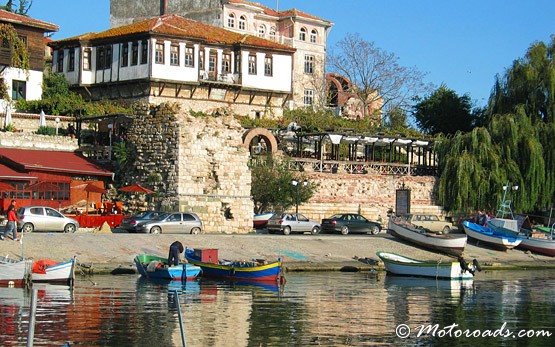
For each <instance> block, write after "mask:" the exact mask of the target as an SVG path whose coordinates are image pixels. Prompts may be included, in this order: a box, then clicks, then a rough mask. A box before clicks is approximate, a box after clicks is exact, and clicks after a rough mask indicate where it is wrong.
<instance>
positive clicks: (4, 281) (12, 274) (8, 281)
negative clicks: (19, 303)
mask: <svg viewBox="0 0 555 347" xmlns="http://www.w3.org/2000/svg"><path fill="white" fill-rule="evenodd" d="M30 267H31V261H30V260H19V261H14V260H11V259H6V258H3V257H0V286H15V287H22V286H24V285H26V284H27V279H28V274H29V269H30Z"/></svg>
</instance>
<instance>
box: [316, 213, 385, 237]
mask: <svg viewBox="0 0 555 347" xmlns="http://www.w3.org/2000/svg"><path fill="white" fill-rule="evenodd" d="M321 225H322V232H324V233H336V232H340V233H341V234H343V235H347V234H350V233H365V234H372V235H376V234H377V233H379V232H380V231H381V230H382V226H381V224H380V223H378V222H373V221H371V220H368V219H366V218H364V216H361V215H360V214H357V213H339V214H336V215H333V216H331V217H330V218H326V219H322V224H321Z"/></svg>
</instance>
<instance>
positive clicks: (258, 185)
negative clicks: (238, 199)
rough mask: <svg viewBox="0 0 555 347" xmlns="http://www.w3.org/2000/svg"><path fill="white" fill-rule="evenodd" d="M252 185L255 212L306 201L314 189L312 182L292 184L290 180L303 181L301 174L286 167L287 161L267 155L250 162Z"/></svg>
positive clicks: (281, 209) (281, 208) (288, 206)
mask: <svg viewBox="0 0 555 347" xmlns="http://www.w3.org/2000/svg"><path fill="white" fill-rule="evenodd" d="M251 176H252V187H251V195H252V198H253V201H254V206H255V207H254V208H255V213H261V212H264V211H270V210H278V211H283V210H286V209H288V208H290V207H291V206H294V205H295V203H299V204H302V203H304V202H306V201H308V200H309V199H310V198H311V197H312V195H313V194H314V191H315V189H316V185H315V184H314V183H310V182H309V184H307V185H303V184H301V185H298V186H297V187H295V186H293V185H292V184H291V182H292V181H293V180H297V181H299V182H302V181H305V177H304V176H303V175H301V174H298V173H294V172H292V171H290V170H289V169H288V168H287V163H286V162H284V161H281V160H277V159H275V158H273V157H272V156H267V157H264V158H261V159H259V160H258V161H253V162H252V163H251Z"/></svg>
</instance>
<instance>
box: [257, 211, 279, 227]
mask: <svg viewBox="0 0 555 347" xmlns="http://www.w3.org/2000/svg"><path fill="white" fill-rule="evenodd" d="M273 215H274V213H273V212H268V213H261V214H255V215H254V217H253V219H252V224H253V227H254V228H256V229H261V228H264V227H265V226H266V225H267V224H268V220H269V219H270V218H272V216H273Z"/></svg>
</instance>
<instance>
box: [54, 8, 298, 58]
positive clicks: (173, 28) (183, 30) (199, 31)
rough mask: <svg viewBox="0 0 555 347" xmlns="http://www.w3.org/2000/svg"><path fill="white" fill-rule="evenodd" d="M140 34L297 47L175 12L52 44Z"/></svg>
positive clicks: (282, 48)
mask: <svg viewBox="0 0 555 347" xmlns="http://www.w3.org/2000/svg"><path fill="white" fill-rule="evenodd" d="M140 34H151V35H152V34H158V35H162V36H171V37H179V38H185V39H195V40H199V41H203V42H206V43H212V44H223V45H234V44H241V45H246V46H255V47H262V48H271V49H276V50H282V51H288V52H294V51H295V49H294V48H291V47H289V46H286V45H282V44H279V43H276V42H273V41H270V40H266V39H263V38H260V37H258V36H253V35H248V34H240V33H236V32H233V31H229V30H226V29H222V28H219V27H215V26H212V25H208V24H204V23H201V22H198V21H195V20H192V19H186V18H183V17H181V16H179V15H175V14H170V15H164V16H159V17H153V18H149V19H145V20H143V21H139V22H136V23H132V24H129V25H124V26H120V27H116V28H112V29H108V30H106V31H102V32H99V33H88V34H83V35H80V36H74V37H70V38H67V39H63V40H58V41H54V42H53V43H52V44H51V45H52V46H60V45H63V44H64V43H69V42H74V41H81V40H87V41H103V40H109V39H117V38H123V37H126V36H133V35H140Z"/></svg>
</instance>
